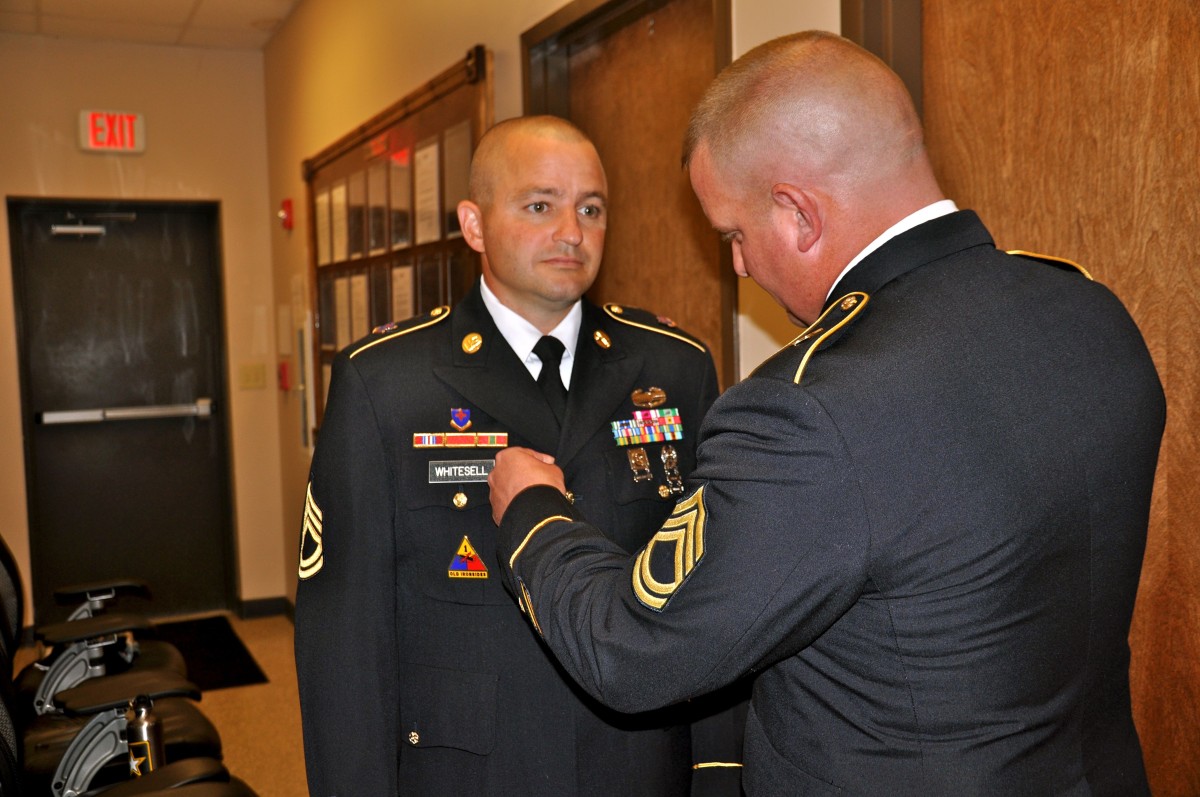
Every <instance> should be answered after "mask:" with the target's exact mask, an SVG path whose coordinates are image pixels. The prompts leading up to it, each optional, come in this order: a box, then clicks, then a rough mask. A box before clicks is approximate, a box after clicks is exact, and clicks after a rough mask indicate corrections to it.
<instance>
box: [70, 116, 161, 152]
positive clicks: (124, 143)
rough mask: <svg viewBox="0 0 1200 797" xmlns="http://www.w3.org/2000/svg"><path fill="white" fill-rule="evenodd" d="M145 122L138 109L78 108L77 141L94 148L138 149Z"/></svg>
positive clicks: (135, 150)
mask: <svg viewBox="0 0 1200 797" xmlns="http://www.w3.org/2000/svg"><path fill="white" fill-rule="evenodd" d="M144 131H145V124H144V123H143V120H142V115H141V114H140V113H125V112H123V111H81V112H80V114H79V143H80V145H81V146H82V147H83V148H84V149H86V150H92V151H95V152H142V151H143V150H145V148H146V142H145V140H144V138H145V136H144Z"/></svg>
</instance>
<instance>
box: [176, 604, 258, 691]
mask: <svg viewBox="0 0 1200 797" xmlns="http://www.w3.org/2000/svg"><path fill="white" fill-rule="evenodd" d="M154 636H156V637H158V638H159V639H163V640H166V641H167V642H170V643H171V644H172V645H174V646H175V647H176V648H178V649H179V652H180V653H182V654H183V660H184V662H186V663H187V671H188V680H189V681H191V682H192V683H194V684H195V685H196V686H198V687H200V691H202V692H207V691H209V690H211V689H228V688H229V687H231V686H248V685H250V684H263V683H266V682H267V676H266V675H265V674H264V673H263V671H262V669H261V668H260V667H259V666H258V662H256V661H255V660H254V657H253V656H251V655H250V651H249V650H247V649H246V645H245V644H244V643H243V642H242V640H241V639H239V638H238V635H237V632H236V631H234V630H233V626H231V625H230V624H229V618H228V617H225V616H224V615H216V616H214V617H202V618H200V619H197V620H179V621H176V622H173V623H156V624H155V626H154Z"/></svg>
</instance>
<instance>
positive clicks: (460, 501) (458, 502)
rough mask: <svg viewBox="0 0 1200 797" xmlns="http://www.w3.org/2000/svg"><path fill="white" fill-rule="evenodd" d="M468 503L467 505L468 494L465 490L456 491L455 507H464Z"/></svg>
mask: <svg viewBox="0 0 1200 797" xmlns="http://www.w3.org/2000/svg"><path fill="white" fill-rule="evenodd" d="M466 505H467V494H466V493H464V492H461V491H460V492H457V493H455V494H454V508H455V509H462V508H463V507H465V506H466Z"/></svg>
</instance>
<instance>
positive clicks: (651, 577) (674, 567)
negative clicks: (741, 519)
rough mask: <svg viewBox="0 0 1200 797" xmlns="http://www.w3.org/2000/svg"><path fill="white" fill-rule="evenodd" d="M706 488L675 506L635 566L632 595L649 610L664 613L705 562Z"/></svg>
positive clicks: (647, 544)
mask: <svg viewBox="0 0 1200 797" xmlns="http://www.w3.org/2000/svg"><path fill="white" fill-rule="evenodd" d="M707 519H708V517H707V515H706V513H705V511H704V488H703V487H700V488H699V489H698V490H696V492H694V493H692V495H690V496H689V497H687V498H685V499H683V500H682V501H680V502H679V503H677V504H676V505H675V511H674V512H672V513H671V516H670V517H669V518H667V522H666V523H664V524H663V527H662V528H661V529H659V530H658V533H657V534H655V535H654V537H653V538H652V539H651V540H650V542H648V543H646V547H645V548H643V549H642V550H641V551H640V552H639V553H638V555H637V559H636V560H635V561H634V563H633V592H634V594H635V595H637V599H638V600H639V601H640V602H641V603H642V605H643V606H645V607H646V608H647V609H652V610H654V611H656V612H661V611H662V610H663V607H665V606H666V605H667V601H669V600H670V599H671V596H672V595H674V594H675V591H676V590H677V589H679V587H680V585H681V584H683V582H684V580H685V579H687V577H688V575H690V574H691V572H692V570H694V569H695V568H696V565H698V564H700V560H701V559H703V558H704V525H705V523H706V522H707Z"/></svg>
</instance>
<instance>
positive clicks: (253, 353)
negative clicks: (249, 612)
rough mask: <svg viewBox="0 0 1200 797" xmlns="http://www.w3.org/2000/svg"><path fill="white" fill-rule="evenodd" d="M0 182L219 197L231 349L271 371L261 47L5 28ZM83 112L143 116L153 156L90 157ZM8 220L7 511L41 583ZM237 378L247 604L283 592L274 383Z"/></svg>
mask: <svg viewBox="0 0 1200 797" xmlns="http://www.w3.org/2000/svg"><path fill="white" fill-rule="evenodd" d="M0 74H3V75H5V76H6V79H5V88H4V99H3V103H2V105H0V152H3V153H4V156H3V158H0V187H2V189H3V193H4V194H5V196H44V197H87V198H117V199H198V200H216V201H219V202H220V203H221V222H222V239H223V240H222V245H223V246H222V253H223V260H224V295H225V315H226V318H225V324H226V345H227V354H228V362H229V367H230V370H231V372H232V374H236V373H237V369H238V367H239V366H240V365H242V364H248V363H263V364H266V365H267V367H268V373H270V372H271V371H272V370H273V366H272V365H271V363H272V362H273V359H274V354H273V352H274V346H275V343H274V328H273V325H272V321H271V306H272V297H271V274H270V269H269V267H268V265H267V264H268V263H269V262H270V251H269V247H270V239H269V236H268V224H269V218H268V216H269V213H270V208H269V205H268V203H267V190H266V186H267V169H266V130H265V120H264V112H263V108H264V99H263V82H262V56H261V55H260V54H259V53H256V52H255V53H248V52H241V53H234V52H218V51H212V50H196V49H188V48H179V47H158V46H141V45H116V44H101V43H93V42H86V41H80V40H62V39H52V38H47V37H40V36H17V35H7V34H0ZM85 108H100V109H110V110H124V111H133V112H138V113H142V114H144V115H145V120H146V141H147V147H146V151H145V153H144V154H141V155H126V156H117V155H97V154H89V153H83V152H81V151H80V150H79V148H78V144H77V124H78V114H79V111H80V110H82V109H85ZM7 224H8V222H7V216H0V441H2V442H0V506H3V507H4V510H5V511H4V525H3V527H2V528H0V532H2V533H3V535H4V539H5V540H7V541H8V543H9V545H10V546H11V547H12V548H13V549H14V553H16V555H17V558H18V560H19V562H20V564H21V566H22V569H23V572H24V573H25V574H26V582H28V581H29V578H28V575H29V572H30V570H29V541H28V536H29V530H28V525H27V515H26V509H25V471H24V460H23V456H22V447H21V443H20V441H21V416H20V393H19V385H18V381H17V380H18V376H17V350H16V343H15V334H16V330H15V321H14V313H13V285H12V269H11V263H10V248H9V238H8V227H7ZM232 374H231V377H230V379H229V384H230V399H231V403H232V406H231V407H230V408H229V409H230V413H229V414H230V421H231V424H230V432H231V435H232V437H233V440H234V445H233V493H234V500H235V529H236V535H237V537H236V539H237V556H238V562H239V571H240V572H239V586H240V597H241V598H242V599H243V600H253V599H256V598H271V597H278V596H280V595H282V594H284V579H283V577H282V565H281V562H280V560H281V559H282V554H281V552H280V550H279V547H278V545H277V544H276V541H277V540H278V539H279V538H280V535H281V534H282V529H283V520H282V517H281V514H280V508H279V501H278V499H277V496H278V495H279V490H280V478H279V457H278V453H277V452H278V451H279V436H278V428H279V427H278V422H277V420H276V415H277V413H278V409H277V406H276V400H275V396H274V393H275V391H274V390H273V389H272V388H271V387H270V386H268V388H267V389H265V390H264V389H259V390H239V389H238V388H237V381H236V379H234V378H232Z"/></svg>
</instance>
